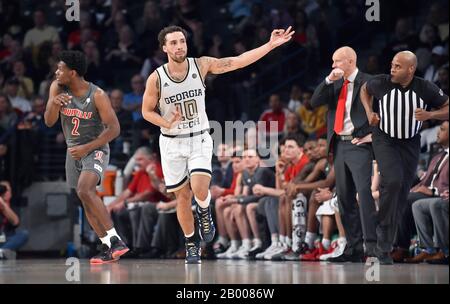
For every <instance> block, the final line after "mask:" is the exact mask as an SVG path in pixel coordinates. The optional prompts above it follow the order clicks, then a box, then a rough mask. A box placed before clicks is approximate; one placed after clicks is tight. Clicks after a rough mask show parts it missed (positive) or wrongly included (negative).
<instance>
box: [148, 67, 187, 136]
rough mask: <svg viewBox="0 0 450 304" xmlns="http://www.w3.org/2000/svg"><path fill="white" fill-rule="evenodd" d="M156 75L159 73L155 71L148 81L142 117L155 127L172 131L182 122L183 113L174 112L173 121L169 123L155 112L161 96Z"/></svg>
mask: <svg viewBox="0 0 450 304" xmlns="http://www.w3.org/2000/svg"><path fill="white" fill-rule="evenodd" d="M156 73H157V72H156V71H154V72H153V73H152V74H151V75H150V76H149V77H148V79H147V84H146V86H145V92H144V98H143V102H142V116H143V117H144V119H145V120H147V121H148V122H151V123H152V124H154V125H157V126H159V127H163V128H166V129H171V128H173V127H174V126H176V124H178V123H179V122H180V121H181V113H180V112H179V111H178V108H176V109H177V110H176V111H174V112H172V115H173V117H172V119H171V120H170V121H168V120H166V119H164V118H163V117H162V116H161V115H159V114H158V113H157V112H156V111H155V109H156V105H157V104H158V99H159V94H160V91H159V85H160V84H159V78H158V75H157V74H156Z"/></svg>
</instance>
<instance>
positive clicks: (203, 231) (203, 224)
mask: <svg viewBox="0 0 450 304" xmlns="http://www.w3.org/2000/svg"><path fill="white" fill-rule="evenodd" d="M196 211H197V221H198V226H199V230H200V236H201V238H202V240H204V241H205V242H207V243H209V242H211V241H212V240H213V239H214V234H215V233H216V228H215V227H214V223H213V220H212V217H211V205H209V206H208V208H201V207H200V206H198V205H197V208H196Z"/></svg>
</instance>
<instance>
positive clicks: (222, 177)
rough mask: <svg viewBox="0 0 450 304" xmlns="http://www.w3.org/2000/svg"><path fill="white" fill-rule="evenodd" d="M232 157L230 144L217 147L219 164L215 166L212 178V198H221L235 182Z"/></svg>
mask: <svg viewBox="0 0 450 304" xmlns="http://www.w3.org/2000/svg"><path fill="white" fill-rule="evenodd" d="M232 155H233V153H232V149H231V147H230V146H229V145H228V144H220V145H219V146H218V147H217V162H218V164H215V165H213V168H212V178H211V185H212V187H211V195H212V198H217V197H219V196H220V195H221V194H222V192H223V191H224V190H225V188H229V187H230V186H231V182H232V180H233V166H232V162H231V156H232Z"/></svg>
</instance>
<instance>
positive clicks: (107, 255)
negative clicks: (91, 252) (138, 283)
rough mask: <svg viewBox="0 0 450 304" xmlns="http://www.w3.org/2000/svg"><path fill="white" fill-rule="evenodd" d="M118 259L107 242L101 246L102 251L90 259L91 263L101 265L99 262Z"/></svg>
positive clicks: (109, 261)
mask: <svg viewBox="0 0 450 304" xmlns="http://www.w3.org/2000/svg"><path fill="white" fill-rule="evenodd" d="M115 261H117V259H114V258H113V256H112V251H111V249H110V248H109V247H108V245H106V244H102V245H101V247H100V252H99V253H98V254H97V255H96V256H93V257H92V258H91V260H90V263H91V264H92V265H99V264H107V263H112V262H115Z"/></svg>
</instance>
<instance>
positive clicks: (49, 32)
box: [23, 9, 59, 67]
mask: <svg viewBox="0 0 450 304" xmlns="http://www.w3.org/2000/svg"><path fill="white" fill-rule="evenodd" d="M33 18H34V19H33V20H34V27H33V28H32V29H30V30H28V31H27V32H26V34H25V38H24V40H23V47H24V48H25V49H30V50H31V52H32V56H33V62H34V63H35V67H37V65H36V63H37V57H38V54H39V50H40V48H41V46H42V44H43V43H44V42H46V41H56V40H59V36H58V32H57V31H56V29H55V28H54V27H53V26H50V25H47V21H46V20H45V12H44V11H43V10H42V9H37V10H35V11H34V16H33Z"/></svg>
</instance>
